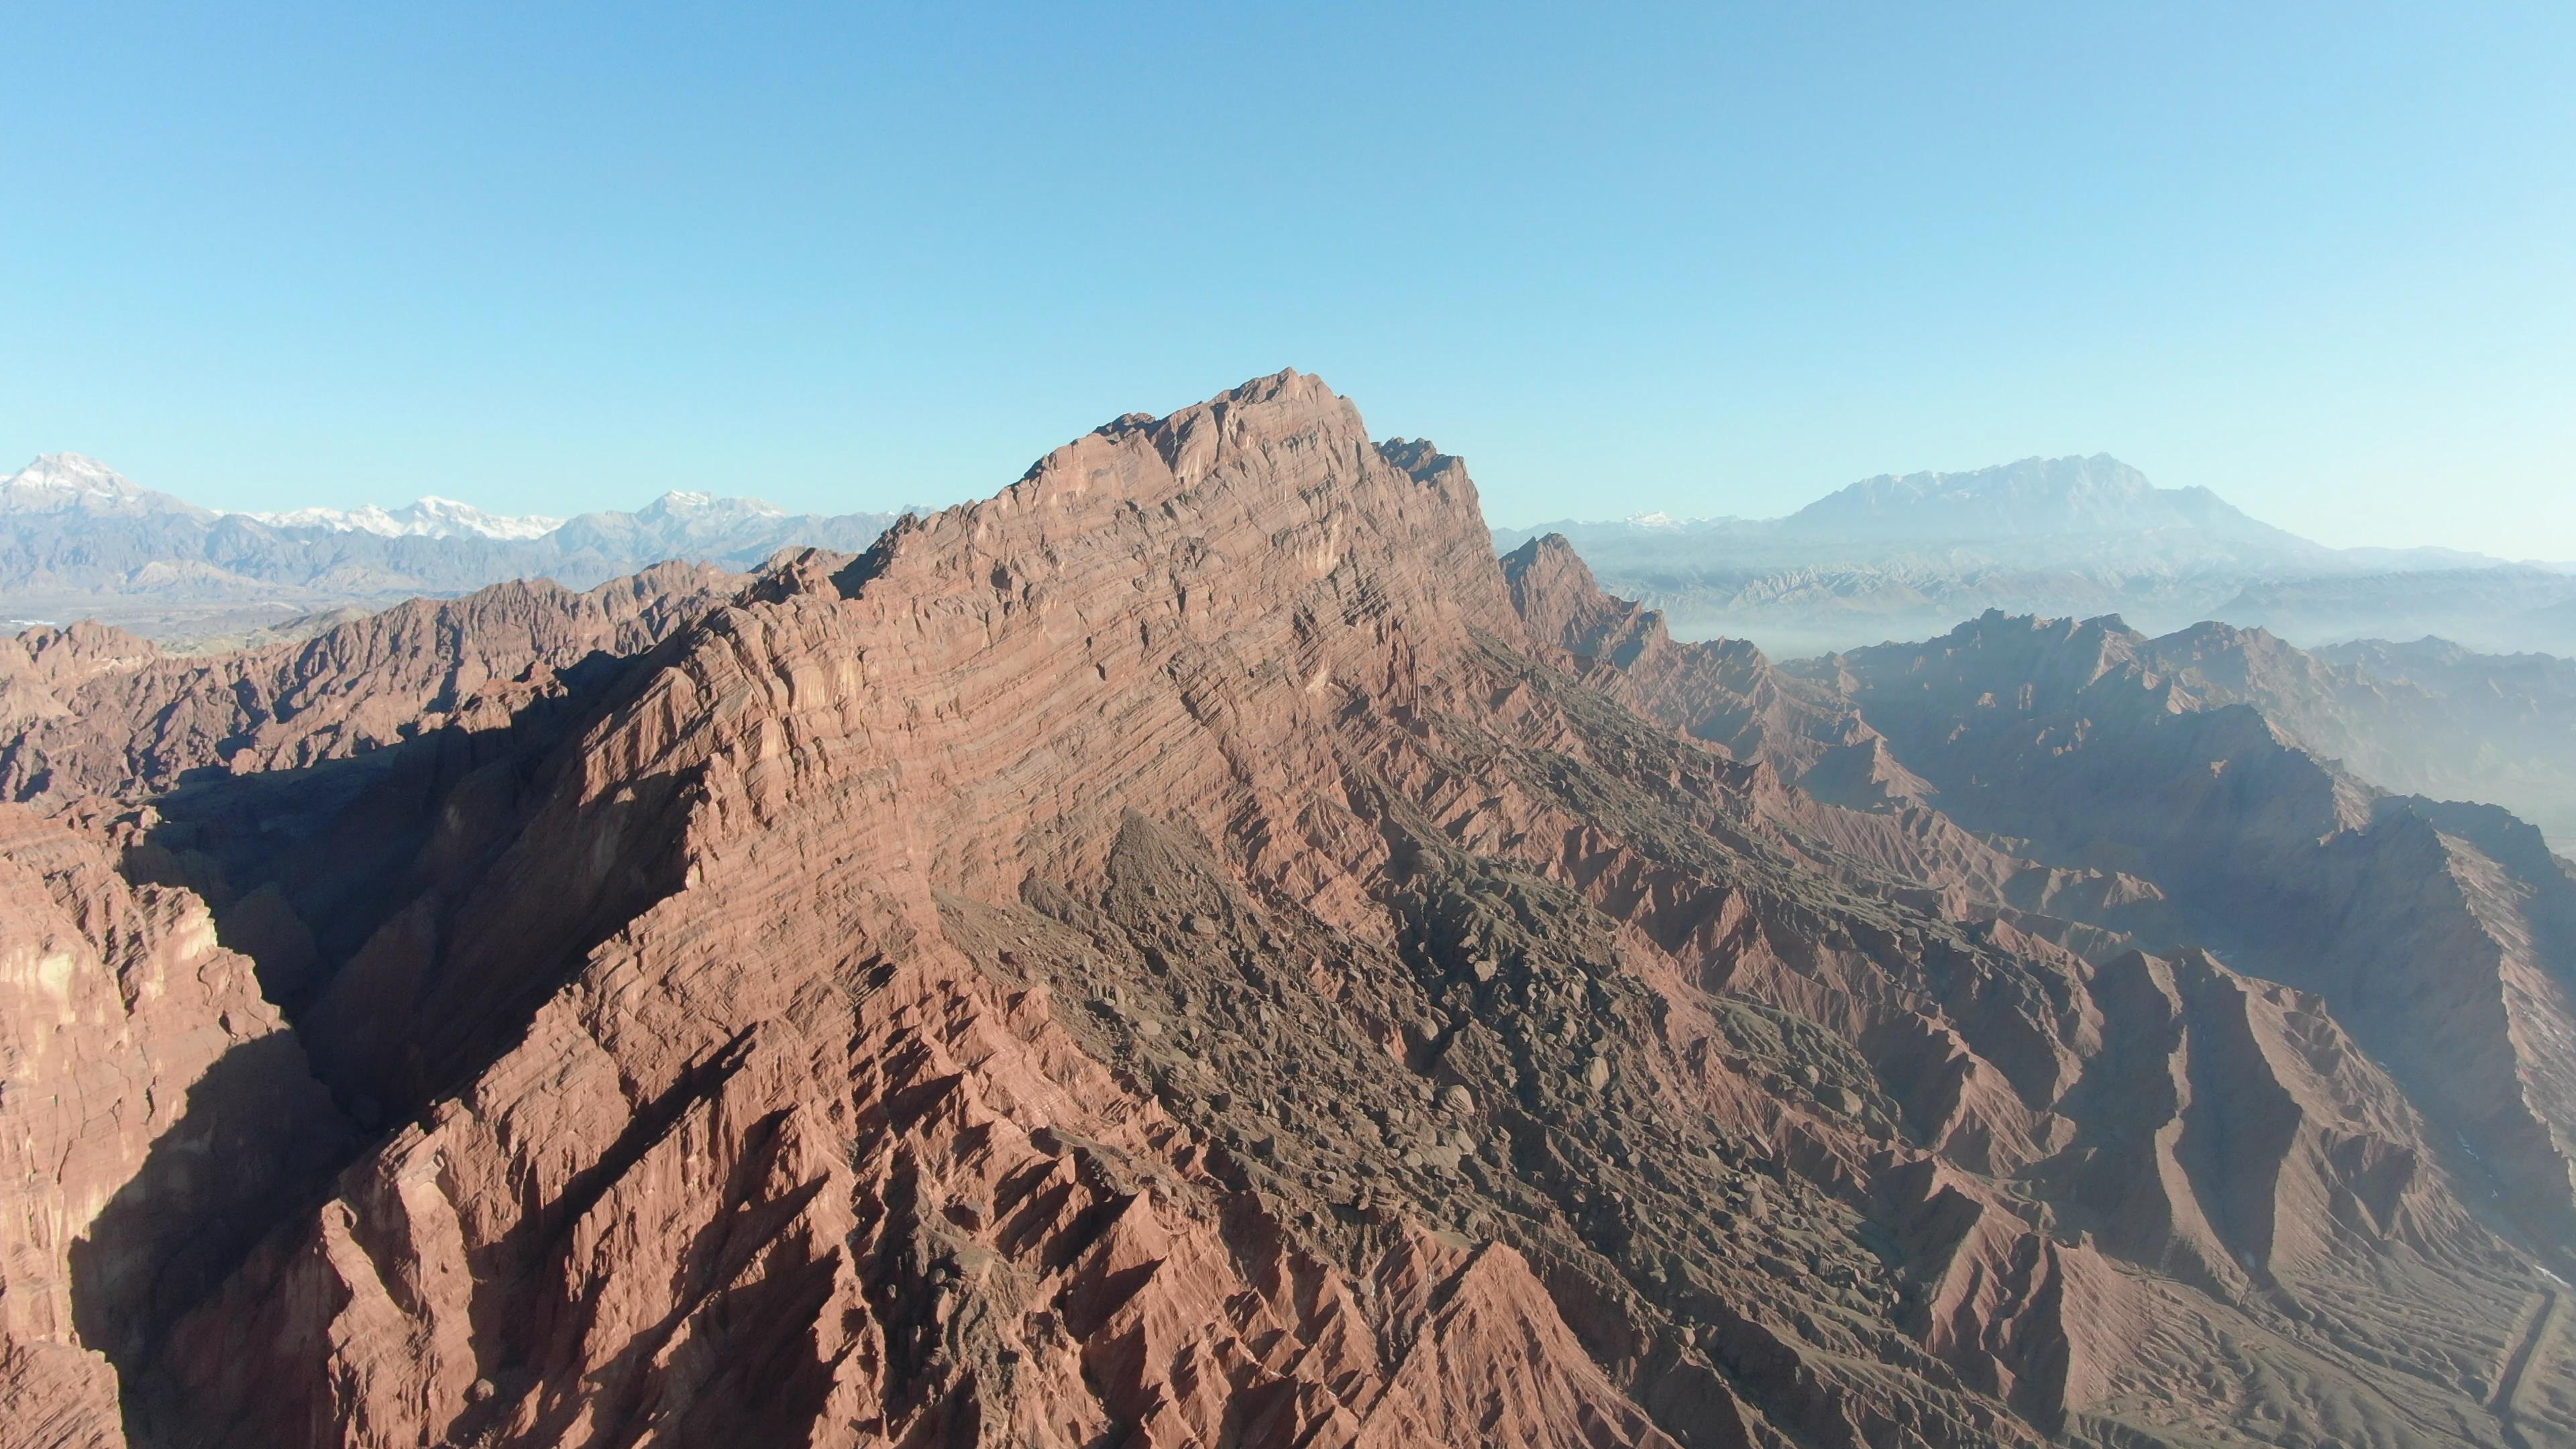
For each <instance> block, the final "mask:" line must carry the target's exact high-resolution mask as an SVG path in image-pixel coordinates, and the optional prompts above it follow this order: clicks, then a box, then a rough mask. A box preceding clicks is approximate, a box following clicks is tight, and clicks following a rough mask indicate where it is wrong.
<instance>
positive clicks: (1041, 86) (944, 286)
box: [0, 0, 2576, 558]
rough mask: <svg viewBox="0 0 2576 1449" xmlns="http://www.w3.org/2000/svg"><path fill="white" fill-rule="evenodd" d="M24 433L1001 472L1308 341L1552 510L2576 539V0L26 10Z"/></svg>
mask: <svg viewBox="0 0 2576 1449" xmlns="http://www.w3.org/2000/svg"><path fill="white" fill-rule="evenodd" d="M0 52H4V53H5V54H6V55H7V56H8V57H9V64H8V82H7V101H6V109H5V113H0V114H5V120H0V181H5V183H6V187H7V200H8V221H7V225H6V229H5V232H0V309H4V312H0V331H5V336H0V452H5V453H6V454H7V455H8V456H9V458H10V463H9V466H14V461H15V458H16V457H17V456H19V455H26V454H32V453H34V452H37V451H50V450H55V449H71V450H77V451H84V452H90V453H95V454H97V455H99V456H101V457H103V458H105V459H107V460H108V461H109V462H110V463H112V464H115V465H116V466H118V467H120V468H122V469H123V470H124V471H126V472H127V473H129V474H132V475H133V476H135V477H136V478H138V479H139V480H140V481H142V482H145V483H147V484H149V485H152V486H156V487H161V488H165V489H168V490H170V491H173V492H178V493H182V494H185V495H188V496H190V497H194V498H197V499H199V500H201V501H204V502H207V503H210V504H213V505H216V506H224V507H281V506H290V505H299V504H306V503H352V502H357V501H362V500H374V501H381V502H389V503H390V502H399V501H403V500H406V499H409V498H411V497H413V496H415V495H417V494H420V493H423V492H436V493H441V494H446V495H450V496H454V497H460V498H464V499H466V500H468V501H471V502H475V503H478V504H482V505H485V506H488V507H495V508H502V509H510V510H517V511H546V512H568V511H573V510H577V509H582V508H590V507H607V506H631V505H633V504H635V503H638V502H640V501H642V500H643V499H645V498H647V497H649V496H651V495H652V494H654V493H656V492H659V491H660V490H662V489H664V488H670V487H698V488H710V489H715V490H718V491H724V492H741V493H751V494H755V495H759V496H764V497H768V498H772V499H775V500H777V501H779V502H782V503H787V504H790V505H794V506H799V507H811V508H817V509H829V510H842V509H851V508H860V507H872V506H885V505H889V504H892V503H895V502H898V501H903V500H924V501H948V500H951V499H955V498H960V497H965V496H969V495H979V494H982V493H986V492H989V491H991V490H993V489H994V488H997V487H999V486H1000V485H1001V484H1003V483H1005V482H1007V481H1009V480H1010V479H1011V478H1012V477H1015V476H1016V475H1017V474H1018V472H1019V471H1020V469H1021V468H1023V467H1024V466H1026V464H1027V463H1028V462H1030V461H1031V460H1032V459H1034V458H1035V457H1036V456H1038V455H1039V454H1040V453H1042V452H1044V451H1045V450H1046V449H1047V448H1049V447H1050V446H1052V445H1054V444H1055V443H1058V442H1060V441H1062V440H1064V439H1066V438H1068V437H1071V436H1073V435H1075V434H1077V433H1080V432H1081V431H1083V430H1085V429H1086V428H1089V427H1091V426H1093V425H1095V424H1097V423H1099V422H1101V421H1103V420H1105V419H1107V418H1110V417H1112V416H1115V415H1116V414H1119V413H1122V412H1127V411H1134V410H1152V411H1162V410H1166V409H1169V408H1171V407H1174V406H1177V405H1180V404H1184V403H1187V402H1191V401H1194V400H1196V399H1198V398H1200V397H1203V396H1206V395H1207V394H1209V393H1211V392H1214V391H1217V390H1218V389H1220V388H1223V387H1226V386H1229V385H1231V384H1233V383H1235V382H1238V381H1240V380H1242V379H1243V378H1246V377H1249V376H1252V375H1255V374H1258V373H1264V372H1269V371H1273V370H1276V369H1277V368H1279V367H1282V366H1295V367H1299V368H1303V369H1306V370H1309V371H1314V372H1319V373H1321V374H1322V375H1323V376H1324V377H1325V378H1327V379H1328V380H1329V381H1331V382H1332V383H1333V384H1334V385H1335V386H1336V387H1338V388H1339V389H1341V390H1342V391H1343V392H1345V393H1347V394H1349V395H1351V396H1353V397H1355V398H1356V399H1358V401H1359V403H1360V405H1361V406H1362V408H1363V409H1364V410H1365V411H1366V413H1367V415H1368V417H1369V420H1370V422H1371V425H1372V426H1373V427H1374V428H1375V429H1376V430H1377V431H1378V432H1379V433H1381V434H1393V433H1403V434H1408V435H1428V436H1431V437H1433V438H1436V439H1438V440H1439V442H1440V443H1441V444H1442V445H1443V446H1445V447H1447V448H1449V449H1450V450H1452V451H1455V452H1461V453H1464V454H1466V455H1467V456H1468V458H1469V461H1470V462H1471V464H1472V465H1473V468H1474V470H1475V473H1476V476H1477V478H1478V480H1479V481H1480V483H1481V484H1482V485H1483V487H1484V490H1485V494H1486V500H1487V509H1488V512H1489V514H1491V515H1492V517H1493V518H1494V519H1495V520H1496V521H1498V522H1510V523H1518V522H1528V521H1536V520H1539V519H1544V518H1551V517H1557V516H1563V515H1567V514H1573V515H1577V516H1586V517H1599V516H1615V515H1618V514H1622V513H1626V512H1629V511H1633V510H1638V509H1645V508H1665V509H1670V510H1672V511H1675V512H1690V513H1743V514H1756V515H1758V514H1767V513H1776V512H1780V511H1783V510H1785V509H1787V508H1790V507H1794V506H1796V505H1797V504H1799V503H1801V502H1804V501H1805V500H1806V499H1808V498H1810V497H1812V496H1814V495H1816V494H1818V493H1820V492H1822V491H1824V490H1826V489H1828V488H1831V487H1834V486H1837V485H1840V484H1842V483H1845V482H1848V481H1850V480H1852V479H1854V478H1858V477H1862V476H1865V475H1868V474H1871V473H1877V472H1882V471H1903V470H1909V469H1915V468H1964V467H1973V466H1977V465H1981V464H1984V463H1989V462H1994V461H2000V460H2003V459H2009V458H2014V457H2020V456H2025V455H2029V454H2033V453H2048V454H2054V453H2066V452H2088V453H2089V452H2094V451H2108V452H2112V453H2115V454H2117V455H2119V456H2120V457H2122V458H2125V459H2127V460H2129V461H2131V462H2134V463H2136V464H2138V465H2139V466H2141V467H2143V468H2145V469H2146V470H2147V471H2148V472H2149V473H2150V474H2151V475H2153V476H2155V477H2156V478H2157V479H2158V480H2159V481H2162V482H2166V483H2172V484H2183V483H2200V484H2206V485H2208V486H2210V487H2212V488H2215V489H2217V490H2219V491H2220V492H2221V493H2224V494H2226V495H2228V496H2229V497H2231V498H2234V499H2235V500H2237V501H2238V502H2240V503H2242V504H2243V505H2245V506H2246V507H2248V508H2249V509H2251V510H2253V511H2255V512H2256V513H2258V514H2260V515H2262V516H2265V517H2267V518H2270V519H2272V520H2273V521H2276V522H2279V523H2281V524H2284V525H2286V526H2289V527H2292V528H2296V529H2299V530H2301V531H2304V532H2307V533H2310V534H2312V535H2315V536H2318V537H2321V538H2324V539H2326V540H2328V541H2330V542H2336V543H2384V544H2400V543H2415V542H2436V543H2445V544H2452V545H2458V546H2464V547H2473V548H2482V549H2487V550H2490V551H2496V552H2502V553H2506V554H2510V555H2514V556H2532V555H2543V556H2551V557H2567V558H2576V5H2568V4H2563V3H2562V4H2547V5H2531V6H2513V5H2486V4H2480V5H2473V6H2459V7H2453V6H2435V5H2408V6H2379V5H2368V4H2350V3H2338V4H2332V5H2295V4H2254V5H2246V4H2228V5H2213V6H2206V7H2200V6H2189V5H2163V4H2156V5H2145V4H2141V5H2091V4H2076V5H2069V4H2064V3H2051V4H2032V5H2004V4H1976V3H1962V4H1956V5H1923V4H1885V5H1861V4H1820V5H1791V4H1786V3H1764V4H1749V5H1743V6H1733V7H1717V6H1707V5H1691V6H1679V7H1673V8H1671V9H1669V10H1662V11H1656V10H1651V9H1647V8H1644V7H1637V8H1629V7H1572V6H1567V7H1561V8H1560V7H1545V8H1541V7H1523V6H1516V5H1508V4H1484V5H1472V6H1471V5H1459V6H1454V7H1452V6H1439V7H1415V8H1407V9H1405V10H1403V11H1402V13H1391V12H1389V11H1388V10H1387V9H1385V8H1383V7H1378V6H1352V7H1343V6H1336V5H1323V4H1304V5H1295V6H1264V7H1213V6H1169V7H1147V6H1107V5H1097V6H1094V5H1066V4H1058V5H1044V6H1031V7H1025V8H1019V7H993V8H983V9H972V8H965V7H944V6H935V5H907V6H902V7H893V6H887V7H865V8H863V7H855V6H837V5H835V6H815V7H812V8H810V9H808V8H798V9H792V10H791V9H775V10H770V11H768V12H766V13H765V14H763V15H760V16H756V17H751V18H745V17H743V16H740V15H736V14H733V13H730V11H729V10H728V9H725V8H718V7H712V6H710V7H705V8H688V7H677V6H661V5H638V6H629V7H616V8H605V7H603V8H599V9H595V10H593V9H588V8H584V7H575V6H569V5H524V4H521V5H509V6H483V5H467V4H453V5H435V6H390V5H372V4H346V3H340V4H332V5H317V6H312V7H280V6H272V5H260V4H254V3H239V4H233V5H226V6H220V7H218V6H206V7H202V8H191V9H166V10H165V9H140V8H131V7H126V6H120V5H113V4H82V5H76V6H75V5H61V6H58V5H52V4H30V3H26V0H20V3H17V4H13V5H10V6H8V7H6V9H5V11H0Z"/></svg>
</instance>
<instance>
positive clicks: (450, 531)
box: [0, 454, 895, 647]
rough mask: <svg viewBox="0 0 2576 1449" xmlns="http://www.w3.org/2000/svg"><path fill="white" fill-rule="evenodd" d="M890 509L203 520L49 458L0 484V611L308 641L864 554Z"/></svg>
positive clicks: (742, 507) (210, 639) (661, 506)
mask: <svg viewBox="0 0 2576 1449" xmlns="http://www.w3.org/2000/svg"><path fill="white" fill-rule="evenodd" d="M894 518H895V515H894V514H891V513H852V514H840V515H833V516H822V515H814V514H791V513H788V512H787V511H785V510H784V509H780V508H777V507H775V506H773V505H771V504H767V503H763V502H760V501H758V500H757V499H749V498H718V497H714V496H712V495H709V494H706V493H693V492H673V493H666V494H664V495H662V496H661V497H660V498H657V499H655V500H653V501H652V502H651V503H649V504H647V505H645V506H644V507H643V508H640V509H637V510H635V511H634V512H631V513H628V512H600V513H585V514H582V515H579V516H578V517H574V518H569V519H554V518H543V517H510V516H503V515H495V514H490V513H485V512H483V511H482V510H480V509H476V508H473V507H471V506H469V505H466V504H462V503H457V502H454V501H453V500H449V499H441V498H425V499H422V500H420V501H419V502H416V503H413V504H409V505H406V506H405V507H402V508H396V509H386V508H379V507H372V506H370V507H363V508H356V509H348V510H337V509H328V508H308V509H302V510H297V511H293V512H286V513H216V512H213V511H211V510H208V509H204V508H200V507H198V506H196V505H195V504H192V503H189V502H186V501H185V500H183V499H179V498H175V497H172V496H171V495H169V494H166V493H157V492H154V491H152V490H150V489H146V488H142V487H140V486H138V485H136V484H135V483H133V482H131V481H130V480H128V479H126V478H124V477H122V476H121V475H119V474H117V473H116V472H115V471H114V470H112V469H110V468H108V467H107V466H106V465H105V464H102V463H100V462H98V461H96V460H95V459H91V458H84V457H81V456H79V455H77V454H49V455H47V456H44V457H40V458H38V459H36V460H35V461H34V462H33V463H31V464H29V465H28V466H27V467H25V468H23V469H21V470H19V471H18V472H17V473H16V474H13V475H11V476H10V477H9V478H7V479H5V480H0V618H8V619H14V620H17V621H19V622H20V623H21V624H22V625H23V624H25V623H30V622H48V621H56V622H67V621H70V620H74V619H83V618H88V619H96V620H99V621H101V622H105V623H112V624H116V625H119V626H121V627H125V628H129V629H132V630H135V631H137V632H140V633H142V634H145V635H147V636H150V637H154V638H157V639H161V640H164V641H165V642H169V643H173V644H179V645H190V646H197V647H204V646H207V645H209V644H214V645H221V644H224V643H228V642H241V641H244V640H258V639H263V638H267V637H272V636H274V637H289V636H296V635H302V634H308V633H311V632H312V631H313V630H314V629H316V628H318V627H321V626H323V625H325V624H328V623H331V622H335V621H337V620H338V619H341V618H345V617H346V616H347V615H349V614H350V613H353V612H358V611H363V610H366V609H371V608H381V607H384V606H385V605H387V604H391V603H395V602H399V601H401V600H403V599H407V598H412V597H414V596H417V595H423V594H432V595H436V594H460V593H464V592H467V591H470V590H473V589H478V588H482V587H484V586H486V585H489V584H494V583H499V582H502V581H504V580H508V579H517V578H536V577H544V578H551V579H554V580H556V581H557V582H559V583H563V584H565V585H567V586H570V587H573V588H588V587H590V586H592V585H594V584H598V583H601V582H604V581H606V580H608V579H611V578H616V577H619V576H621V575H625V574H631V573H634V572H636V571H638V570H640V569H643V568H646V567H649V566H650V565H652V564H655V563H659V562H663V561H666V560H671V559H687V560H692V561H699V562H708V563H714V564H717V565H720V566H723V567H727V568H735V569H742V568H750V567H754V566H756V565H758V564H760V563H763V562H765V561H766V560H767V559H768V558H769V556H770V555H771V554H773V553H776V552H777V551H778V550H780V549H782V548H787V547H791V546H804V547H831V548H845V549H856V548H865V547H866V546H867V545H868V544H869V543H870V542H871V541H873V540H874V539H875V538H876V536H877V535H878V534H879V533H880V532H882V531H883V530H884V529H885V527H886V525H887V524H889V523H891V522H892V521H893V520H894Z"/></svg>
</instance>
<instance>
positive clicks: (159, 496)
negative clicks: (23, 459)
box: [0, 453, 214, 519]
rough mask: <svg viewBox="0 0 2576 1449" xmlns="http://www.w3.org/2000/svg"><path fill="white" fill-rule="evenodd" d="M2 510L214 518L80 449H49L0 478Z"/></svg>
mask: <svg viewBox="0 0 2576 1449" xmlns="http://www.w3.org/2000/svg"><path fill="white" fill-rule="evenodd" d="M0 513H76V514H86V515H88V516H91V517H97V518H145V517H150V516H153V515H156V514H172V515H177V516H180V517H185V518H201V519H202V518H212V517H214V514H212V513H210V512H208V511H207V510H205V509H203V508H199V507H198V506H197V505H195V504H193V503H190V502H187V501H186V500H184V499H179V498H173V497H171V496H170V495H169V494H167V493H155V492H153V491H152V490H151V489H149V488H143V487H139V486H137V485H136V484H135V483H134V482H133V480H131V479H129V478H127V477H126V476H125V475H123V474H121V473H119V472H117V471H116V470H115V469H113V468H111V467H109V466H107V465H106V464H105V463H102V462H100V461H99V460H97V459H96V458H91V457H86V456H84V455H82V454H79V453H46V454H43V455H41V456H39V457H38V458H37V459H36V460H35V461H34V462H32V463H29V464H28V465H27V466H26V467H24V468H21V469H19V470H18V471H17V472H15V473H12V474H10V475H9V476H8V477H7V478H5V479H0Z"/></svg>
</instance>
